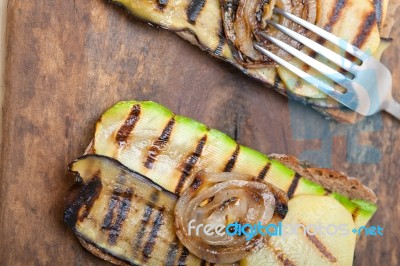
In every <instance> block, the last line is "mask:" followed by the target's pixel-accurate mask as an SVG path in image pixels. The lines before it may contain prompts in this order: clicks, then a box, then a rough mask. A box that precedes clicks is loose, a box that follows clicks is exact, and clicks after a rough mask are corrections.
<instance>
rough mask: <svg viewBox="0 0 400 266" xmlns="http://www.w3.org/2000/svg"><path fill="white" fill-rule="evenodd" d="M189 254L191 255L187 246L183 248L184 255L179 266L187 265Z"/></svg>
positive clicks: (179, 260) (180, 258) (181, 256)
mask: <svg viewBox="0 0 400 266" xmlns="http://www.w3.org/2000/svg"><path fill="white" fill-rule="evenodd" d="M189 254H190V253H189V250H188V249H187V248H186V247H185V246H183V248H182V253H181V255H180V256H179V259H178V265H186V260H187V257H188V256H189Z"/></svg>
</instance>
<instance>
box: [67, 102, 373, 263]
mask: <svg viewBox="0 0 400 266" xmlns="http://www.w3.org/2000/svg"><path fill="white" fill-rule="evenodd" d="M69 170H70V171H71V172H73V173H75V175H76V182H75V184H74V185H73V186H72V187H71V189H70V190H69V192H68V195H67V197H66V210H65V217H64V218H65V222H66V223H67V224H68V225H69V226H70V227H71V228H72V229H73V231H74V232H75V234H76V235H77V237H78V238H79V240H80V242H81V244H82V245H83V246H84V247H85V248H86V249H88V250H89V251H90V252H92V253H93V254H95V255H97V256H99V257H101V258H103V259H105V260H108V261H110V262H113V263H115V264H119V265H211V264H227V265H228V264H229V265H239V264H240V265H352V263H353V256H354V249H355V246H356V234H354V233H353V232H351V231H352V230H353V229H356V230H357V229H358V228H360V227H362V226H365V225H366V224H367V222H368V221H369V220H370V218H371V217H372V216H373V214H374V213H375V211H376V209H377V207H376V205H375V203H376V197H375V195H374V193H373V192H372V191H371V190H370V189H368V188H367V187H365V186H363V185H362V184H361V183H360V182H359V181H357V180H356V179H354V178H349V177H347V176H345V175H344V174H342V173H340V172H336V171H333V170H328V169H320V168H314V167H312V166H310V165H308V164H306V163H304V162H300V161H298V160H297V159H296V158H294V157H290V156H285V155H271V156H266V155H264V154H262V153H260V152H257V151H255V150H252V149H250V148H247V147H244V146H241V145H239V144H238V143H236V142H235V141H234V140H233V139H231V138H230V137H228V136H227V135H225V134H223V133H221V132H219V131H217V130H214V129H210V128H208V127H207V126H205V125H203V124H201V123H199V122H196V121H194V120H192V119H190V118H186V117H182V116H179V115H175V114H174V113H172V112H171V111H170V110H168V109H167V108H165V107H163V106H161V105H159V104H157V103H154V102H137V101H129V102H120V103H117V104H116V105H114V106H113V107H112V108H110V109H109V110H108V111H106V112H105V113H104V114H103V115H102V116H101V117H100V119H99V120H98V122H97V125H96V131H95V136H94V138H93V141H92V143H91V144H90V146H89V147H88V150H87V152H86V155H84V156H83V157H81V158H79V159H77V160H75V161H74V162H72V163H71V164H70V166H69Z"/></svg>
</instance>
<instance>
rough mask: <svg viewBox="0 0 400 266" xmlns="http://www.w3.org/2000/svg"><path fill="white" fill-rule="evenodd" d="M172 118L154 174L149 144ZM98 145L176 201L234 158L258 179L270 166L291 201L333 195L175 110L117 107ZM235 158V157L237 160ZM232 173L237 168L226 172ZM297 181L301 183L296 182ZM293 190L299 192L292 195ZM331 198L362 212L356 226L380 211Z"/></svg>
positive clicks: (100, 127) (238, 168)
mask: <svg viewBox="0 0 400 266" xmlns="http://www.w3.org/2000/svg"><path fill="white" fill-rule="evenodd" d="M136 104H139V105H140V107H141V118H140V120H139V121H138V123H137V125H136V126H135V128H134V130H132V132H131V134H130V136H129V140H130V141H129V142H127V145H126V146H125V147H124V148H123V149H119V150H118V146H117V145H116V143H115V132H116V131H117V130H118V128H119V127H120V126H121V125H122V124H123V123H124V121H125V119H126V117H127V116H128V114H129V113H130V112H131V109H132V106H134V105H136ZM172 118H174V119H175V124H174V129H173V132H172V134H171V137H170V139H169V142H168V145H167V146H166V149H165V151H163V156H159V158H158V159H157V160H156V161H155V162H154V165H153V168H152V170H151V171H148V169H147V168H146V167H144V164H143V162H144V161H145V160H146V158H147V156H148V151H149V149H150V147H151V145H152V142H151V141H150V143H148V140H149V139H150V140H157V139H158V138H159V136H160V135H161V134H162V131H163V126H160V125H166V124H167V123H168V121H170V120H171V119H172ZM115 125H117V127H116V126H115ZM143 132H148V133H149V134H150V135H149V136H148V135H147V133H146V135H144V134H143ZM205 136H207V140H206V143H205V144H204V147H203V150H202V153H201V155H200V156H199V158H198V160H197V162H196V164H195V165H194V166H193V169H192V170H191V171H190V174H189V176H188V177H187V178H186V180H182V178H181V177H182V175H183V169H184V167H183V166H184V165H185V163H186V162H187V161H188V158H190V156H191V155H193V153H194V151H195V150H196V147H197V146H199V140H201V139H202V138H203V137H205ZM93 143H94V145H95V146H94V149H95V151H96V153H98V154H101V155H105V156H110V157H114V158H115V159H118V160H119V161H121V162H122V163H123V164H125V165H127V166H128V167H130V168H131V169H133V170H135V171H138V172H140V173H142V174H144V175H146V176H147V177H148V178H150V179H151V180H153V181H154V182H156V183H157V184H159V185H161V186H163V187H164V188H165V189H166V190H168V191H170V192H174V193H175V194H176V195H179V194H180V193H181V192H182V191H183V190H184V189H185V188H186V187H188V185H189V184H190V183H192V182H194V183H195V184H196V181H197V183H198V184H199V185H200V183H201V182H202V181H201V180H195V181H192V177H193V178H194V174H195V173H196V172H198V171H199V170H205V171H208V172H221V171H224V170H225V168H226V167H227V164H228V162H229V161H233V160H231V159H232V157H236V159H235V160H234V161H235V163H234V164H233V163H232V169H231V170H232V172H236V173H242V174H249V175H252V176H255V177H258V176H260V173H262V174H261V176H262V175H264V173H263V170H264V171H265V169H264V168H266V166H267V165H269V167H267V168H269V169H268V170H267V171H265V178H264V179H263V182H267V183H271V184H273V185H274V186H276V187H278V188H280V189H281V190H283V191H292V192H290V193H289V194H292V195H291V196H296V195H304V194H306V195H321V196H322V195H325V194H326V193H327V192H329V191H328V189H326V188H324V187H323V186H321V185H319V184H317V183H315V182H312V181H310V180H309V179H307V178H305V177H303V176H302V175H301V174H299V173H297V174H296V171H295V170H293V169H291V168H290V167H286V166H285V165H284V164H283V163H281V162H279V161H278V160H275V159H271V158H269V157H268V156H266V155H264V154H262V153H260V152H257V151H255V150H252V149H250V148H247V147H245V146H240V147H239V150H238V152H236V153H235V151H236V150H237V149H238V144H237V143H236V142H235V141H234V140H233V139H231V138H230V137H228V136H227V135H225V134H223V133H221V132H219V131H217V130H214V129H209V128H208V127H207V126H205V125H204V124H201V123H199V122H197V121H194V120H192V119H190V118H186V117H182V116H179V115H175V116H174V114H173V113H172V112H171V111H170V110H168V109H167V108H165V107H164V106H162V105H159V104H157V103H154V102H137V101H130V102H120V103H117V104H116V105H115V106H113V107H112V108H110V109H109V110H108V111H106V112H105V113H104V114H103V116H102V118H101V119H100V120H99V122H98V123H97V127H96V134H95V138H94V142H93ZM233 154H235V156H232V155H233ZM229 168H231V167H228V169H226V170H229ZM295 176H296V179H299V180H294V179H295ZM299 177H301V178H299ZM189 181H190V182H189ZM292 183H293V184H292ZM295 183H297V184H296V186H294V184H295ZM291 184H292V186H293V188H292V189H291V190H289V188H290V186H291ZM294 187H296V188H294ZM329 197H332V198H335V199H336V200H337V201H339V202H340V203H341V204H342V205H343V206H344V207H345V208H346V209H347V211H348V212H349V213H350V214H351V213H352V211H353V210H354V209H355V208H357V207H359V208H360V212H359V213H360V214H359V215H358V216H357V217H356V218H355V220H354V221H355V224H356V226H357V227H360V226H364V225H365V224H366V223H367V222H368V220H369V219H370V218H371V217H372V215H373V214H374V213H375V211H376V205H375V204H373V203H371V202H369V201H365V200H356V199H349V198H347V197H345V196H340V195H338V194H337V193H330V194H329ZM166 249H167V248H166Z"/></svg>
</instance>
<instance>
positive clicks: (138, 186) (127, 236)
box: [64, 138, 200, 265]
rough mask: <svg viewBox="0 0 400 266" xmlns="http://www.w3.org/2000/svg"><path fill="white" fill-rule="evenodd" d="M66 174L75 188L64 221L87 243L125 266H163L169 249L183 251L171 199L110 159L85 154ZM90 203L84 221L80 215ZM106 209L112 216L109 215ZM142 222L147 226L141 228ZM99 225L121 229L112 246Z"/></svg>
mask: <svg viewBox="0 0 400 266" xmlns="http://www.w3.org/2000/svg"><path fill="white" fill-rule="evenodd" d="M113 139H115V138H113ZM69 169H70V171H71V172H74V173H75V174H76V176H77V180H78V183H77V184H76V185H74V186H73V187H72V188H71V190H70V192H69V194H68V195H67V198H66V200H67V208H66V211H65V214H64V220H65V221H66V223H67V224H68V225H69V226H70V227H71V228H72V229H73V230H74V232H75V233H76V235H77V236H78V237H79V238H80V239H81V240H83V241H84V242H85V243H86V244H88V245H90V246H93V248H96V249H98V250H100V251H101V252H103V253H104V254H108V255H111V256H113V257H115V258H118V259H119V260H121V261H123V262H126V263H127V264H130V265H163V264H164V262H165V259H166V257H167V252H168V247H169V246H170V245H172V244H174V245H177V246H178V250H181V249H182V244H181V243H180V242H179V241H177V239H176V236H175V230H174V218H173V217H174V216H173V215H174V214H173V212H174V207H175V203H176V200H177V196H176V195H175V194H173V193H171V192H169V191H167V190H165V189H164V188H162V187H161V186H159V185H157V184H155V183H154V182H152V181H151V180H150V179H148V178H147V177H145V176H142V175H140V174H138V173H136V172H133V171H132V170H130V169H128V168H126V167H125V166H123V165H122V164H121V163H120V162H118V161H116V160H114V159H112V158H109V157H104V156H100V155H86V156H84V157H82V158H80V159H78V160H76V161H74V162H73V163H72V164H71V165H70V167H69ZM100 173H101V174H100ZM133 192H134V193H133ZM130 195H131V196H130ZM157 198H158V200H157ZM111 201H112V204H110V202H111ZM128 201H129V203H128ZM91 202H93V206H92V207H91V208H90V211H89V212H88V214H87V216H82V214H83V213H84V212H85V211H86V210H87V209H88V208H87V206H86V205H88V206H89V205H90V204H91ZM133 202H134V203H133ZM128 205H129V207H128ZM110 206H111V209H113V211H111V212H112V213H113V214H112V215H110V214H108V213H110V211H109V210H108V208H109V207H110ZM144 210H146V214H145V213H143V211H144ZM118 213H120V218H118ZM107 216H108V218H107V219H106V217H107ZM78 217H79V218H81V219H79V218H78ZM123 217H124V219H123ZM144 217H145V218H144ZM104 220H108V221H107V222H106V223H104ZM122 220H124V222H123V224H124V226H122V223H121V222H122ZM143 220H147V224H146V226H144V227H143V228H144V229H141V227H140V224H141V223H143ZM104 224H106V227H107V228H112V229H116V228H118V229H120V230H119V231H118V233H116V234H115V235H117V237H116V239H115V243H110V241H109V237H110V234H109V232H110V230H106V229H104V228H102V226H104ZM141 230H143V231H142V232H141ZM161 232H162V234H161ZM140 235H142V236H141V237H138V236H140ZM140 238H141V240H139V241H138V240H137V239H140ZM137 242H139V244H138V245H137V247H138V249H136V245H135V243H137ZM178 253H179V252H178ZM177 256H178V255H177ZM187 262H188V264H189V263H190V264H191V265H192V264H193V265H200V259H198V258H197V257H195V256H194V255H192V254H189V255H188V258H187Z"/></svg>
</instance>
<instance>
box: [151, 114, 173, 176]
mask: <svg viewBox="0 0 400 266" xmlns="http://www.w3.org/2000/svg"><path fill="white" fill-rule="evenodd" d="M174 125H175V119H174V118H171V120H169V121H168V124H167V125H166V126H165V128H164V130H163V132H162V133H161V136H160V137H159V138H158V140H157V141H154V142H153V145H151V147H150V150H149V154H148V155H147V159H146V162H145V163H144V166H145V167H146V168H148V169H152V168H153V165H154V162H155V160H156V159H157V156H158V154H159V153H160V152H161V151H162V150H163V149H164V148H165V146H166V145H167V143H168V141H169V138H170V137H171V133H172V129H173V128H174Z"/></svg>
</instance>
